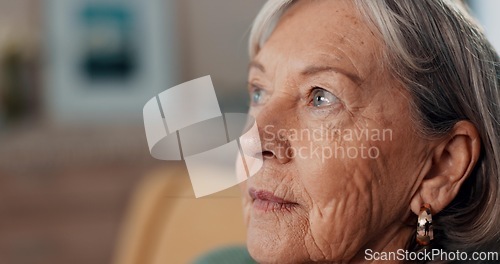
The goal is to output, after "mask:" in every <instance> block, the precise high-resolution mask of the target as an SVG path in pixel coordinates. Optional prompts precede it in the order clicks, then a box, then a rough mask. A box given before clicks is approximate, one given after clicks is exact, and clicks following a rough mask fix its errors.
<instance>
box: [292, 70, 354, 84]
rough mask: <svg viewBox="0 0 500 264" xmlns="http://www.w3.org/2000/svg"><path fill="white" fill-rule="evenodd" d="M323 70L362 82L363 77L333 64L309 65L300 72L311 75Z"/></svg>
mask: <svg viewBox="0 0 500 264" xmlns="http://www.w3.org/2000/svg"><path fill="white" fill-rule="evenodd" d="M323 72H338V73H340V74H343V75H345V76H347V77H348V78H349V79H351V80H352V81H354V82H355V83H356V84H360V83H361V82H362V79H361V78H360V77H359V76H358V75H356V74H354V73H351V72H349V71H346V70H344V69H341V68H338V67H333V66H309V67H307V68H306V69H305V70H303V71H302V72H301V73H300V74H301V75H303V76H310V75H315V74H318V73H323Z"/></svg>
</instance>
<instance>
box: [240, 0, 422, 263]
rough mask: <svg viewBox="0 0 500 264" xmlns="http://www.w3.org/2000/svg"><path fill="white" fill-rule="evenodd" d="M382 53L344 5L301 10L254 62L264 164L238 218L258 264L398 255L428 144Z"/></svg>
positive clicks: (301, 5)
mask: <svg viewBox="0 0 500 264" xmlns="http://www.w3.org/2000/svg"><path fill="white" fill-rule="evenodd" d="M382 47H383V46H382V44H381V43H380V42H378V41H377V39H376V38H375V36H374V35H373V34H372V33H371V31H370V29H369V28H368V26H367V25H366V23H365V22H364V21H363V20H362V19H361V17H360V16H359V15H358V13H357V11H356V9H355V7H354V5H353V4H352V3H351V2H350V1H299V2H298V3H297V4H296V5H294V6H293V7H292V8H291V9H290V10H288V11H287V13H286V14H285V16H284V17H283V18H282V19H281V21H280V23H279V24H278V26H277V28H276V30H275V31H274V32H273V34H272V35H271V37H270V38H269V40H268V41H267V42H266V43H265V44H264V46H263V47H262V49H261V50H260V51H259V53H258V54H257V56H256V57H255V58H253V62H252V64H251V68H250V73H249V83H250V93H251V97H252V107H251V110H250V112H251V113H252V114H253V115H254V116H255V117H256V120H257V124H258V126H259V129H260V136H261V140H262V148H263V149H262V153H263V155H264V165H263V167H262V169H261V170H260V171H259V173H258V174H257V175H255V176H253V177H251V178H250V179H249V180H248V182H247V184H246V186H245V187H246V189H245V198H244V210H245V217H246V221H247V226H248V248H249V251H250V253H251V254H252V256H253V257H254V258H255V259H256V260H258V261H260V262H264V263H266V262H276V263H297V262H305V261H308V260H332V261H335V260H349V259H353V258H358V257H361V258H363V256H364V255H363V254H364V250H365V249H366V248H370V249H372V250H374V251H377V250H378V251H387V249H388V248H391V249H394V250H395V249H396V248H404V247H405V243H406V242H407V241H408V239H409V237H410V236H411V232H413V230H414V229H413V228H414V226H413V223H411V225H410V226H408V225H406V224H405V221H406V220H408V218H409V216H410V209H409V208H410V206H409V204H410V200H411V196H412V194H413V193H415V191H416V190H415V189H416V188H417V183H416V182H417V178H418V177H417V175H418V173H419V170H420V169H421V164H422V160H424V159H425V157H426V156H427V155H428V147H426V146H427V145H428V144H427V142H425V141H424V140H422V139H420V138H418V137H416V136H415V133H414V132H413V131H414V126H415V124H413V123H412V122H411V121H410V120H409V115H410V114H409V101H408V99H407V96H406V94H405V93H404V92H403V89H402V88H401V87H400V85H399V84H398V83H397V82H396V81H394V79H393V78H392V77H391V75H390V73H388V72H387V71H384V70H383V68H382V67H381V65H382V62H381V61H380V57H381V56H380V55H379V54H380V53H381V49H382ZM384 249H385V250H384ZM360 254H361V255H360Z"/></svg>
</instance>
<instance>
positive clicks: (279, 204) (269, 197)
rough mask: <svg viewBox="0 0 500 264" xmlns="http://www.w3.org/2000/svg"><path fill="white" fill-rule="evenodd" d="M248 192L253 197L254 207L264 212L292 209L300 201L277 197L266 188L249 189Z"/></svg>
mask: <svg viewBox="0 0 500 264" xmlns="http://www.w3.org/2000/svg"><path fill="white" fill-rule="evenodd" d="M248 194H249V195H250V197H251V198H252V201H253V207H254V208H255V209H256V210H259V211H264V212H275V211H288V212H289V211H290V209H292V208H293V207H295V206H297V205H298V203H295V202H291V201H287V200H285V199H283V198H280V197H276V196H274V194H272V193H271V192H268V191H264V190H256V189H254V188H249V189H248Z"/></svg>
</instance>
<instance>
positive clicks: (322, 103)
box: [248, 83, 342, 110]
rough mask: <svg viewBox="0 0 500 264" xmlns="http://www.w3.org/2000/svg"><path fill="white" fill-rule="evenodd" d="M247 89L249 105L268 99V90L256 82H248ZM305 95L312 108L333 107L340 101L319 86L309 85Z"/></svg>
mask: <svg viewBox="0 0 500 264" xmlns="http://www.w3.org/2000/svg"><path fill="white" fill-rule="evenodd" d="M248 90H249V95H250V104H251V106H260V105H263V104H265V103H266V102H267V101H268V100H269V97H270V93H269V91H267V90H266V89H264V88H262V86H261V85H258V84H256V83H248ZM305 97H306V98H305V101H306V102H307V105H308V106H310V107H312V108H314V109H322V110H325V109H328V108H333V107H335V106H337V105H338V104H341V103H342V102H341V100H340V99H339V98H338V97H337V96H336V95H334V94H333V93H332V92H330V91H328V90H326V89H324V88H321V87H319V86H313V87H311V88H310V89H309V91H308V92H307V93H306V95H305Z"/></svg>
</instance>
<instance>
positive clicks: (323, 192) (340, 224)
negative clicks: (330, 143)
mask: <svg viewBox="0 0 500 264" xmlns="http://www.w3.org/2000/svg"><path fill="white" fill-rule="evenodd" d="M298 162H299V161H298ZM301 162H302V163H303V166H302V168H301V171H300V172H299V175H301V182H302V184H303V186H304V190H305V191H304V193H305V194H307V198H306V199H307V200H308V204H309V205H308V207H309V208H308V210H309V215H308V218H309V219H308V220H309V221H308V222H309V232H308V239H309V240H310V241H311V242H313V243H306V244H307V245H315V247H316V248H314V247H310V249H309V250H308V251H309V252H312V253H316V254H318V255H323V256H326V258H328V259H337V258H339V259H340V258H344V257H347V256H354V255H355V254H356V252H357V251H358V250H359V248H360V247H361V246H363V245H364V243H366V239H367V237H368V234H369V233H370V230H371V229H373V228H377V227H376V226H372V227H371V226H370V225H372V221H373V220H374V218H378V217H379V216H377V215H376V212H380V211H379V210H378V209H379V208H380V204H379V201H378V200H377V199H374V197H377V196H378V195H380V193H378V188H377V186H376V184H374V183H373V180H374V178H375V176H374V174H376V173H377V172H376V171H374V170H373V165H372V164H371V163H372V161H369V160H365V159H361V158H344V159H342V158H330V159H325V160H323V159H317V158H316V159H315V158H311V159H304V160H302V161H301Z"/></svg>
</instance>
